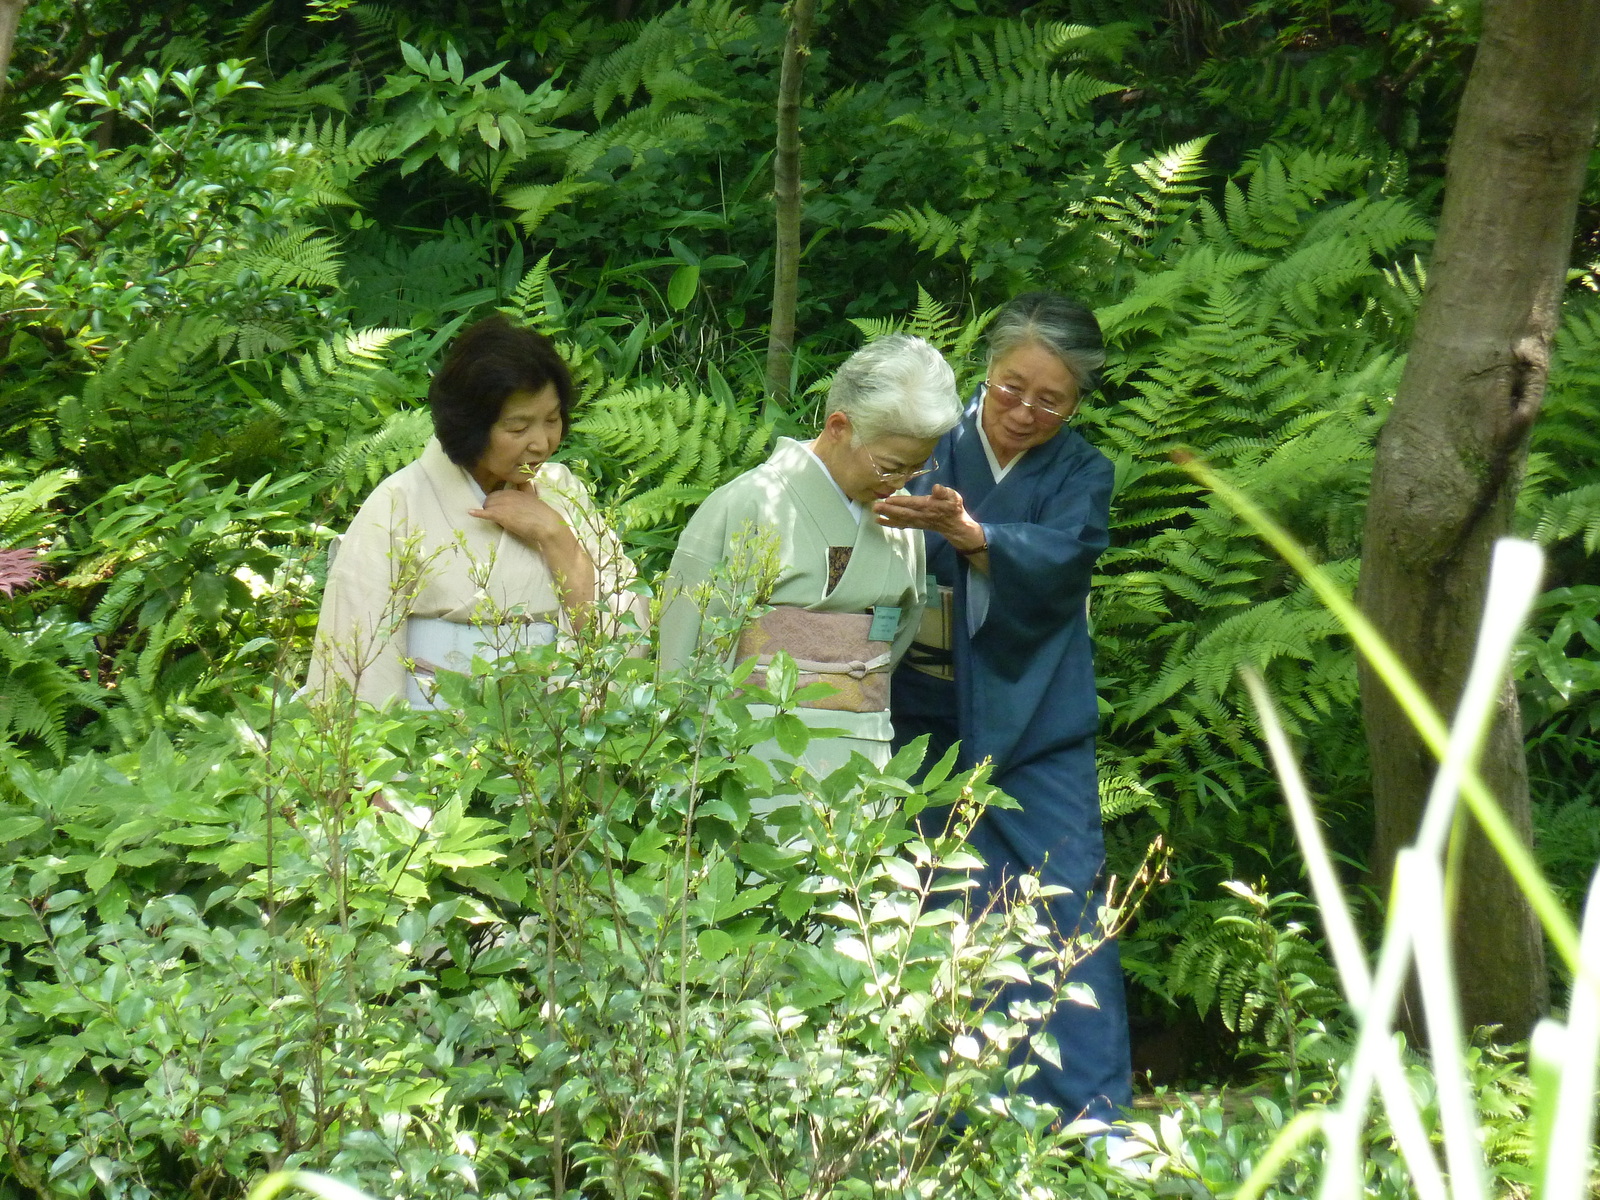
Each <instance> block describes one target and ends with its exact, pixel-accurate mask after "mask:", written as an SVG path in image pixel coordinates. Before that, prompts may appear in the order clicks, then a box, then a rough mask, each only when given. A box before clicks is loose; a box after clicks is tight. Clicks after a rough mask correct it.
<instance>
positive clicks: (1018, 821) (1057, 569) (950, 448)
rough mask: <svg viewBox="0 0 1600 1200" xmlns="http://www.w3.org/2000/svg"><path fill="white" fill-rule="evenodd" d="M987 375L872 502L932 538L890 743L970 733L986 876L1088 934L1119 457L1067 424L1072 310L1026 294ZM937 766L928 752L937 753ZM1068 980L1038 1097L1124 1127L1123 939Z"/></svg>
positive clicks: (1011, 310) (1002, 321) (1097, 344)
mask: <svg viewBox="0 0 1600 1200" xmlns="http://www.w3.org/2000/svg"><path fill="white" fill-rule="evenodd" d="M988 341H989V362H988V372H987V378H986V380H985V382H984V383H983V385H982V386H981V387H980V388H979V389H978V390H977V393H976V395H975V396H974V397H973V400H972V402H971V404H970V405H969V407H968V408H967V411H966V414H965V416H964V417H963V419H962V420H961V423H960V424H958V425H957V426H956V427H955V428H954V429H953V430H951V431H950V432H949V433H947V434H946V435H945V436H944V438H943V439H941V441H940V442H939V445H938V448H937V449H936V450H935V451H934V459H935V460H936V461H937V463H938V464H939V465H938V467H937V469H936V470H934V471H932V472H931V473H930V474H928V475H925V476H923V477H921V478H920V479H918V480H917V481H916V482H915V484H914V485H913V487H912V490H913V491H914V492H916V493H918V494H916V495H900V496H894V497H891V498H889V499H886V500H882V501H880V502H878V503H877V504H876V505H874V511H875V516H876V518H877V520H878V521H879V523H881V524H883V525H886V526H889V527H892V528H911V529H923V530H926V531H927V539H928V540H927V555H928V566H929V570H930V571H931V573H932V574H933V575H934V576H936V577H937V580H938V583H939V586H940V591H941V593H942V594H943V597H944V603H943V605H942V606H940V605H938V604H936V603H935V602H934V598H933V597H931V596H930V607H929V611H928V614H927V619H926V620H925V622H924V625H923V629H922V631H921V632H920V633H919V635H918V638H917V640H916V641H914V642H913V643H912V646H911V649H910V651H909V652H908V653H907V655H906V657H905V659H904V660H903V662H902V663H901V665H900V668H899V670H898V671H896V673H895V676H894V682H893V687H892V689H891V693H890V694H891V700H892V710H893V721H894V733H895V742H896V745H897V746H898V745H903V744H904V743H906V742H908V741H910V740H911V739H913V738H915V737H917V736H918V735H919V734H924V733H926V734H928V735H930V742H931V746H930V754H931V755H933V756H935V757H936V756H938V755H940V754H942V753H943V752H944V751H945V750H946V749H947V748H948V747H949V746H950V745H951V744H953V743H955V742H956V741H959V742H960V743H961V750H960V759H959V761H960V764H961V765H962V766H964V767H970V766H973V765H975V764H977V763H980V762H982V761H983V760H985V759H992V760H993V763H994V767H993V774H992V775H991V777H990V778H991V782H993V783H994V784H995V785H996V786H997V787H999V788H1000V789H1001V790H1002V791H1004V792H1006V793H1007V794H1008V795H1010V796H1012V797H1014V798H1015V799H1016V800H1017V801H1019V802H1020V804H1021V806H1022V807H1021V809H1020V810H1004V809H990V810H988V811H986V812H985V813H984V814H983V816H982V817H981V818H980V820H979V821H978V824H977V826H976V828H975V829H974V830H973V833H972V844H973V847H974V848H975V849H976V850H977V851H978V852H979V853H980V854H981V855H982V856H983V858H984V860H985V862H986V863H987V864H988V867H987V878H986V880H985V884H986V886H987V887H989V888H990V889H995V888H999V887H1002V886H1004V881H1005V880H1006V879H1008V878H1015V877H1016V876H1017V875H1019V874H1021V873H1024V872H1033V871H1036V872H1039V874H1040V875H1041V877H1042V878H1043V881H1044V882H1045V883H1049V884H1057V885H1061V886H1063V887H1066V888H1069V889H1070V894H1068V895H1065V896H1062V897H1059V898H1057V899H1056V900H1054V901H1053V902H1052V903H1051V914H1052V916H1053V918H1054V920H1055V923H1056V925H1057V927H1058V928H1059V929H1060V930H1061V931H1062V933H1063V935H1064V936H1069V937H1070V936H1071V935H1072V934H1073V933H1074V931H1080V930H1081V931H1083V932H1092V931H1093V930H1094V928H1095V925H1096V919H1097V910H1098V907H1099V905H1100V904H1101V903H1102V901H1103V893H1102V891H1101V886H1100V884H1099V876H1100V873H1101V868H1102V866H1103V860H1104V841H1103V838H1102V835H1101V829H1100V802H1099V788H1098V783H1097V780H1096V775H1095V761H1094V736H1095V725H1096V720H1097V715H1098V711H1097V706H1096V699H1095V687H1094V662H1093V651H1092V647H1091V645H1090V641H1089V625H1088V613H1087V600H1088V595H1089V577H1090V571H1091V569H1092V568H1093V566H1094V562H1095V559H1096V558H1097V557H1098V556H1099V555H1100V552H1101V551H1102V550H1104V549H1105V547H1106V542H1107V525H1108V518H1109V508H1110V499H1111V477H1112V471H1111V463H1110V462H1109V461H1108V460H1107V459H1106V457H1105V456H1104V455H1103V454H1101V453H1100V452H1099V451H1098V450H1096V449H1095V448H1094V447H1093V446H1091V445H1089V443H1088V442H1086V441H1084V439H1083V438H1082V437H1080V436H1079V435H1078V434H1077V433H1076V432H1075V431H1073V430H1072V429H1069V428H1066V427H1065V425H1064V424H1063V423H1064V422H1065V421H1067V420H1068V419H1069V418H1070V417H1071V416H1072V415H1073V414H1074V413H1075V412H1076V411H1077V409H1078V405H1079V404H1080V403H1081V402H1082V400H1083V398H1084V396H1086V395H1088V394H1089V393H1090V392H1092V391H1093V390H1094V388H1095V385H1096V383H1097V382H1098V379H1099V372H1100V368H1101V366H1102V365H1103V364H1104V362H1105V351H1104V348H1103V344H1102V341H1101V336H1100V327H1099V324H1098V323H1097V322H1096V320H1095V318H1094V314H1093V313H1091V312H1090V311H1089V310H1088V309H1087V308H1085V307H1084V306H1083V305H1082V304H1080V303H1078V302H1077V301H1075V300H1071V299H1068V298H1067V297H1064V296H1059V295H1055V294H1053V293H1047V292H1030V293H1028V294H1026V295H1022V296H1018V297H1017V298H1016V299H1014V300H1012V301H1011V303H1009V304H1007V305H1006V306H1005V307H1004V308H1003V309H1002V310H1001V311H1000V313H999V314H998V315H997V316H996V318H995V320H994V323H993V324H992V325H991V326H990V330H989V335H988ZM930 761H932V760H931V759H930ZM1072 979H1073V980H1074V981H1075V982H1079V983H1086V984H1088V985H1089V986H1090V987H1091V988H1092V990H1093V991H1094V996H1095V1001H1096V1006H1095V1007H1090V1006H1088V1005H1084V1004H1079V1003H1074V1002H1073V1001H1070V1000H1063V1001H1062V1003H1061V1004H1060V1005H1059V1006H1058V1008H1057V1009H1056V1011H1055V1014H1054V1016H1053V1017H1052V1018H1051V1020H1050V1023H1049V1030H1050V1032H1051V1033H1052V1034H1053V1035H1054V1036H1055V1040H1056V1043H1057V1046H1058V1048H1059V1050H1060V1053H1061V1066H1060V1068H1056V1067H1054V1066H1052V1065H1050V1064H1048V1063H1045V1062H1042V1061H1041V1062H1039V1063H1038V1067H1039V1070H1038V1074H1036V1075H1035V1076H1034V1077H1033V1079H1032V1080H1031V1081H1030V1089H1029V1090H1030V1091H1031V1092H1032V1093H1033V1094H1034V1095H1035V1096H1036V1097H1037V1098H1039V1099H1041V1100H1045V1101H1047V1102H1049V1103H1051V1104H1054V1105H1056V1106H1057V1107H1059V1108H1060V1109H1061V1112H1062V1115H1063V1117H1064V1118H1065V1119H1068V1120H1071V1119H1074V1118H1076V1117H1079V1116H1084V1117H1091V1118H1097V1119H1100V1120H1106V1121H1111V1120H1115V1119H1116V1117H1117V1115H1118V1111H1119V1110H1121V1109H1125V1108H1126V1107H1127V1106H1128V1105H1129V1104H1130V1103H1131V1102H1132V1072H1131V1069H1130V1065H1129V1052H1128V1023H1127V1015H1126V1006H1125V1002H1124V1000H1123V987H1122V967H1121V962H1120V960H1119V957H1118V954H1117V947H1116V944H1115V942H1109V941H1108V942H1105V943H1103V944H1101V946H1100V947H1099V949H1097V950H1096V951H1095V953H1094V954H1092V955H1090V956H1089V957H1088V958H1087V959H1085V960H1084V961H1083V962H1081V963H1079V964H1078V966H1077V967H1076V968H1075V969H1074V972H1073V975H1072Z"/></svg>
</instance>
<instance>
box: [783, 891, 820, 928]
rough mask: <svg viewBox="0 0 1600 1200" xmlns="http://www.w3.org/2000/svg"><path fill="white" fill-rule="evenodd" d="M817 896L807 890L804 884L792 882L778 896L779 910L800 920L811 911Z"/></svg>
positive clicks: (794, 919)
mask: <svg viewBox="0 0 1600 1200" xmlns="http://www.w3.org/2000/svg"><path fill="white" fill-rule="evenodd" d="M816 902H817V897H816V896H815V895H813V894H812V893H811V892H808V891H806V890H805V887H804V885H803V884H801V883H799V882H796V883H791V884H790V885H789V886H788V887H786V888H784V889H783V895H781V896H779V897H778V911H779V912H781V913H782V914H783V915H784V916H785V917H787V918H788V919H789V920H791V921H798V920H800V918H802V917H804V916H805V915H806V914H807V913H808V912H810V911H811V909H812V906H813V905H815V904H816Z"/></svg>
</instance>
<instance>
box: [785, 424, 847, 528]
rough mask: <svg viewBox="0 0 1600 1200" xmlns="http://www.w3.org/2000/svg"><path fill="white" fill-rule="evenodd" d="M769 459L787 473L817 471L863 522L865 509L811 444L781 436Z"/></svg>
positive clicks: (843, 502)
mask: <svg viewBox="0 0 1600 1200" xmlns="http://www.w3.org/2000/svg"><path fill="white" fill-rule="evenodd" d="M768 461H769V462H771V463H772V465H773V466H775V467H777V468H778V470H779V471H780V472H782V473H783V474H786V475H802V474H804V473H806V472H808V471H814V472H816V474H817V475H818V476H819V478H820V480H822V481H826V483H827V485H828V486H829V487H830V488H832V489H833V491H834V494H835V495H837V496H838V497H839V503H840V504H843V505H844V506H845V508H847V509H848V510H849V512H850V515H851V516H852V517H853V518H855V522H856V524H857V525H860V524H861V514H862V513H863V512H864V511H865V510H864V509H863V507H862V506H861V505H859V504H856V503H855V502H854V501H852V500H851V499H850V497H849V496H846V495H845V494H844V489H843V488H842V487H840V486H839V481H838V480H837V479H835V478H834V477H833V472H832V471H830V470H828V468H827V466H826V465H825V464H824V463H823V461H822V460H821V459H820V458H818V457H817V456H816V454H815V453H814V452H813V451H812V449H811V447H810V446H807V445H806V444H805V443H804V442H800V441H796V440H795V439H794V438H786V437H781V438H779V439H778V445H777V447H776V448H775V449H774V450H773V452H772V457H771V458H770V459H769V460H768Z"/></svg>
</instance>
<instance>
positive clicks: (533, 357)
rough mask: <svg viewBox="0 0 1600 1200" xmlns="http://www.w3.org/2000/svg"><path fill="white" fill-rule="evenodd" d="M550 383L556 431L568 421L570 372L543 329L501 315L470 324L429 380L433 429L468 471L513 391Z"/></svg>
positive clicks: (480, 454) (541, 388)
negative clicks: (557, 422) (555, 407)
mask: <svg viewBox="0 0 1600 1200" xmlns="http://www.w3.org/2000/svg"><path fill="white" fill-rule="evenodd" d="M552 384H553V385H554V386H555V389H556V397H557V400H558V402H559V405H560V409H561V435H562V437H565V436H566V434H567V430H568V428H569V427H570V425H571V424H572V391H573V389H572V372H570V371H568V370H567V364H566V363H564V362H562V361H561V355H560V354H558V353H557V352H556V345H555V343H554V342H552V341H551V340H550V339H549V338H547V337H545V335H544V334H542V333H539V332H537V331H536V330H532V329H525V328H523V327H522V326H520V325H513V324H512V323H511V322H510V321H508V320H506V319H505V318H504V317H488V318H486V319H484V320H482V321H479V322H478V323H477V324H475V325H469V326H468V327H467V328H465V329H463V330H462V331H461V332H460V334H458V335H457V336H456V340H455V341H454V342H453V343H451V346H450V353H448V354H447V355H445V359H444V363H443V365H441V366H440V367H439V369H438V370H437V371H435V372H434V373H433V382H432V383H431V384H429V385H428V407H430V408H431V409H433V432H434V433H435V434H436V435H437V436H438V438H439V444H440V445H441V446H443V447H444V452H445V453H446V454H448V455H449V456H450V461H451V462H453V463H455V464H456V465H457V466H460V467H466V468H467V469H468V470H469V471H470V470H471V469H472V468H473V467H474V466H476V465H477V462H478V459H480V458H482V457H483V452H484V449H485V448H486V447H487V446H488V445H489V430H490V429H491V428H492V427H493V426H494V423H495V422H496V421H498V420H499V419H500V410H501V409H502V408H504V407H505V403H506V401H507V400H508V399H509V398H510V397H511V396H513V395H514V394H516V393H517V392H542V391H544V389H545V388H547V387H549V386H551V385H552Z"/></svg>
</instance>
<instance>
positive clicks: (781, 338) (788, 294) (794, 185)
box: [767, 0, 817, 407]
mask: <svg viewBox="0 0 1600 1200" xmlns="http://www.w3.org/2000/svg"><path fill="white" fill-rule="evenodd" d="M816 15H817V0H790V5H789V33H788V36H787V37H785V38H784V41H783V69H782V73H781V74H780V75H779V77H778V112H777V118H778V148H777V155H776V157H775V158H774V159H773V164H772V197H773V201H774V208H775V209H776V213H777V238H776V243H775V246H774V252H773V260H772V324H771V327H770V332H769V333H768V335H767V404H768V406H769V407H772V406H777V405H783V404H786V403H787V402H788V400H789V372H790V364H791V363H792V362H793V361H794V326H795V303H796V299H797V295H798V292H799V287H800V209H801V203H800V202H801V188H800V95H801V90H802V86H803V84H804V82H805V71H806V59H807V58H808V57H809V56H810V53H811V26H812V23H813V22H814V21H815V19H816Z"/></svg>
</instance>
